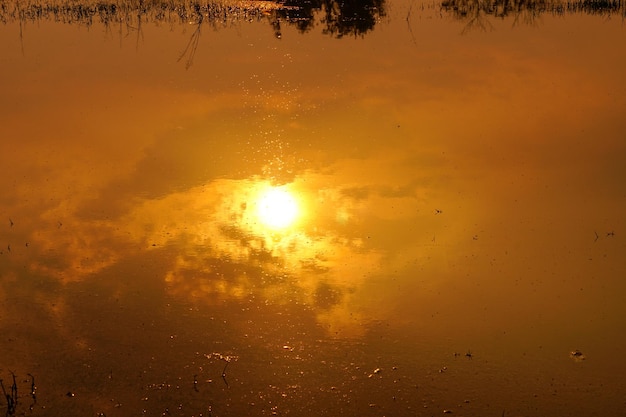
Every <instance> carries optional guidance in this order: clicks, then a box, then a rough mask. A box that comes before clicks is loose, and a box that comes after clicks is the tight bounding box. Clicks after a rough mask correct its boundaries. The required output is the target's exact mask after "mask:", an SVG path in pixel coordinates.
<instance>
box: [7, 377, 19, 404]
mask: <svg viewBox="0 0 626 417" xmlns="http://www.w3.org/2000/svg"><path fill="white" fill-rule="evenodd" d="M9 372H11V376H12V377H13V385H11V397H13V404H14V405H17V382H16V381H15V373H14V372H13V371H9Z"/></svg>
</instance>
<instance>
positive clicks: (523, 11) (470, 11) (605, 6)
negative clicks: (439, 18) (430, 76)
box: [441, 0, 626, 29]
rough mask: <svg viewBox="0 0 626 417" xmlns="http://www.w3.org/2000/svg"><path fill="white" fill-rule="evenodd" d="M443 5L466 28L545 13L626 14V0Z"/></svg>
mask: <svg viewBox="0 0 626 417" xmlns="http://www.w3.org/2000/svg"><path fill="white" fill-rule="evenodd" d="M441 8H442V9H443V10H444V11H446V12H448V13H451V14H452V15H453V16H454V17H455V18H457V19H460V20H466V21H467V26H466V29H472V28H476V27H478V28H481V29H485V28H487V26H489V23H488V21H486V20H485V17H488V16H489V17H497V18H502V19H504V18H506V17H513V18H514V19H515V20H514V23H517V22H519V21H520V20H522V21H524V22H525V23H533V22H534V21H535V19H536V18H537V17H539V16H540V15H541V14H544V13H548V14H552V15H565V14H574V13H586V14H592V15H603V16H613V15H616V16H620V17H621V18H625V17H626V10H625V9H624V0H563V1H562V0H443V1H442V3H441Z"/></svg>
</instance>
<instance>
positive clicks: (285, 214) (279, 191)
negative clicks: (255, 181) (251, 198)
mask: <svg viewBox="0 0 626 417" xmlns="http://www.w3.org/2000/svg"><path fill="white" fill-rule="evenodd" d="M256 206H257V207H256V208H257V215H258V217H259V221H260V222H261V224H263V225H264V226H266V227H268V228H270V229H273V230H279V229H285V228H287V227H289V226H292V225H293V224H294V223H295V221H296V220H297V219H298V217H299V214H300V207H299V204H298V202H297V201H296V198H295V196H294V195H293V194H292V193H291V192H290V191H289V190H288V189H287V188H286V187H284V186H283V187H272V186H268V187H267V188H266V189H263V190H261V192H260V193H259V197H258V199H257V201H256Z"/></svg>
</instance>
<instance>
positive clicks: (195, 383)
mask: <svg viewBox="0 0 626 417" xmlns="http://www.w3.org/2000/svg"><path fill="white" fill-rule="evenodd" d="M193 390H194V391H195V392H198V374H195V375H194V376H193Z"/></svg>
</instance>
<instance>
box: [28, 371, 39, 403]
mask: <svg viewBox="0 0 626 417" xmlns="http://www.w3.org/2000/svg"><path fill="white" fill-rule="evenodd" d="M28 376H30V396H31V398H32V399H33V403H32V404H31V405H30V410H31V411H32V410H33V408H34V407H35V404H37V386H36V385H35V377H34V376H33V375H32V374H28Z"/></svg>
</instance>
